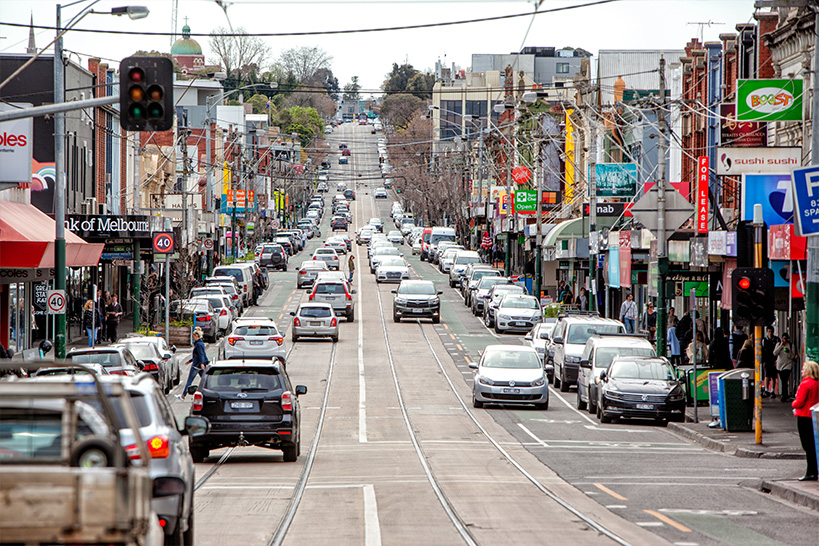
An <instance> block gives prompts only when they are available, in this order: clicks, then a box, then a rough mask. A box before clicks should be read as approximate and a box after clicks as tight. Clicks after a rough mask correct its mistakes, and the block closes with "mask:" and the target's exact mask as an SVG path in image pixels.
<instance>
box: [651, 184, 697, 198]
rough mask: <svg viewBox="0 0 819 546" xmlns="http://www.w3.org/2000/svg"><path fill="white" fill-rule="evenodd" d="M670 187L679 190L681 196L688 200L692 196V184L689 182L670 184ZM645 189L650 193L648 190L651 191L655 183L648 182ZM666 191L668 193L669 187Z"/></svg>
mask: <svg viewBox="0 0 819 546" xmlns="http://www.w3.org/2000/svg"><path fill="white" fill-rule="evenodd" d="M668 185H669V186H671V187H672V188H674V189H675V190H677V192H678V193H679V194H680V195H682V196H683V197H685V198H686V199H688V197H689V196H690V195H691V182H689V181H685V182H669V183H668ZM645 187H646V193H648V190H650V189H651V188H653V187H654V182H646V186H645ZM665 189H666V191H668V186H666V188H665Z"/></svg>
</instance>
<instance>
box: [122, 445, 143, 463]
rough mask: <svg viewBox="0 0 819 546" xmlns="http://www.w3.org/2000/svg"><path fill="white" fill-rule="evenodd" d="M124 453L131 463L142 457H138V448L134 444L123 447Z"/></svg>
mask: <svg viewBox="0 0 819 546" xmlns="http://www.w3.org/2000/svg"><path fill="white" fill-rule="evenodd" d="M125 453H126V455H128V458H129V459H131V460H132V461H138V460H140V459H141V458H142V457H141V456H140V455H139V447H137V445H136V444H131V445H129V446H125Z"/></svg>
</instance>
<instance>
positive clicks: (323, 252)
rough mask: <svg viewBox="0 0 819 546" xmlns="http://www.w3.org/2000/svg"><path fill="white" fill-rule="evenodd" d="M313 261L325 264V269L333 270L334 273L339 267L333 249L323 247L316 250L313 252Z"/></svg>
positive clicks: (339, 261) (336, 254)
mask: <svg viewBox="0 0 819 546" xmlns="http://www.w3.org/2000/svg"><path fill="white" fill-rule="evenodd" d="M313 259H314V260H321V261H322V262H327V267H329V268H330V269H335V270H336V271H338V270H339V268H340V266H341V260H339V259H338V253H337V252H336V251H335V249H333V248H330V247H326V246H325V247H322V248H317V249H316V251H315V252H313Z"/></svg>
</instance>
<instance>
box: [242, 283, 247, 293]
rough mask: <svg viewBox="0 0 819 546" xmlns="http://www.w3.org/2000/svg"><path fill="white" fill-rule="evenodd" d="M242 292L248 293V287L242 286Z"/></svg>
mask: <svg viewBox="0 0 819 546" xmlns="http://www.w3.org/2000/svg"><path fill="white" fill-rule="evenodd" d="M242 290H244V292H245V293H247V285H244V286H242Z"/></svg>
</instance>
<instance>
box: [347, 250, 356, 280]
mask: <svg viewBox="0 0 819 546" xmlns="http://www.w3.org/2000/svg"><path fill="white" fill-rule="evenodd" d="M347 271H349V272H350V278H349V280H348V282H353V276H354V275H355V256H353V253H352V252H350V257H349V258H347Z"/></svg>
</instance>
